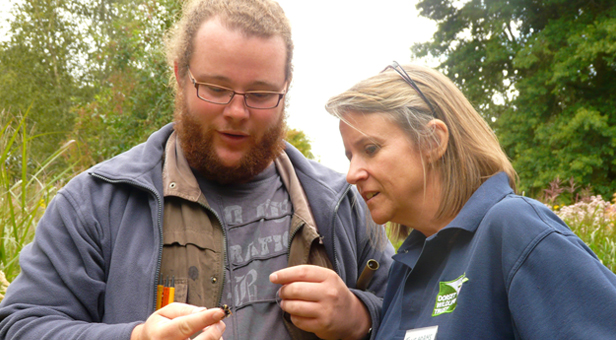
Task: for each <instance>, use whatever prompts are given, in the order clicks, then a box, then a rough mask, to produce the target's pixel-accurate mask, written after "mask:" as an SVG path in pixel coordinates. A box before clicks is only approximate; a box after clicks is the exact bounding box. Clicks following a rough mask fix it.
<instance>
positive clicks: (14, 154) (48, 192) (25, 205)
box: [0, 110, 71, 291]
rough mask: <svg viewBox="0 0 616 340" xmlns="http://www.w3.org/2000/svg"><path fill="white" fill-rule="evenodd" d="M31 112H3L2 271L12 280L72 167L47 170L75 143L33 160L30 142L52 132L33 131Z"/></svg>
mask: <svg viewBox="0 0 616 340" xmlns="http://www.w3.org/2000/svg"><path fill="white" fill-rule="evenodd" d="M28 111H29V110H28ZM27 114H28V112H26V114H25V115H23V117H21V118H20V117H15V116H13V115H11V114H9V113H7V112H5V110H2V112H1V113H0V271H1V272H3V273H4V275H5V277H6V280H8V281H9V282H10V281H12V280H13V279H14V278H15V276H17V274H19V271H20V268H19V263H18V262H19V261H18V259H19V253H20V252H21V249H22V248H23V247H24V245H25V244H27V243H29V242H30V241H31V240H32V237H33V236H34V229H35V226H36V224H37V223H38V220H39V219H40V217H41V216H42V214H43V211H44V210H45V207H46V206H47V203H48V202H49V200H50V199H51V198H52V196H53V195H54V194H55V191H56V186H55V185H56V183H58V181H59V179H61V178H63V176H65V175H66V172H67V171H69V170H70V168H69V169H66V170H65V171H61V172H59V173H56V174H54V175H49V174H47V173H46V172H45V171H46V170H47V168H48V167H49V166H50V165H51V164H52V163H53V162H54V161H55V160H57V159H58V157H60V156H61V155H62V154H63V153H64V152H65V151H66V150H67V149H68V148H69V146H70V144H71V143H67V144H66V145H64V146H62V147H60V148H58V150H57V151H56V152H55V153H54V154H52V155H51V156H49V157H48V158H47V159H46V160H45V161H44V162H43V163H41V164H34V163H33V162H32V161H31V159H32V157H30V154H29V150H30V143H31V142H32V140H33V139H35V138H45V136H47V135H48V134H39V135H35V134H33V132H32V131H29V130H28V129H27V128H26V116H27ZM0 286H2V283H1V282H0ZM0 291H1V289H0Z"/></svg>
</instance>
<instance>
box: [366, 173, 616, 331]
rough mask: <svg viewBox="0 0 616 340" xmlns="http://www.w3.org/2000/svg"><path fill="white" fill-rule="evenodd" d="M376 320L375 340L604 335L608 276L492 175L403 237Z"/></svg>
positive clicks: (614, 289)
mask: <svg viewBox="0 0 616 340" xmlns="http://www.w3.org/2000/svg"><path fill="white" fill-rule="evenodd" d="M382 315H383V319H382V321H381V326H380V328H379V331H378V334H377V339H388V340H389V339H405V340H415V339H434V337H433V336H434V335H436V338H437V339H448V340H450V339H614V338H616V275H614V274H613V273H612V272H610V271H609V270H608V269H607V268H606V267H605V266H603V265H602V264H601V263H600V262H599V260H598V259H597V257H596V255H595V254H594V253H593V252H592V251H591V250H590V249H589V248H588V247H587V246H586V245H585V244H584V243H583V242H582V241H581V240H580V239H579V238H578V237H577V236H576V235H575V234H574V233H573V232H572V231H571V230H570V229H569V228H568V227H567V225H566V224H565V223H564V222H563V221H561V220H560V219H559V218H558V217H557V216H556V215H555V214H554V213H553V212H552V211H550V210H549V209H548V208H546V207H545V206H544V205H543V204H542V203H540V202H537V201H535V200H532V199H529V198H527V197H521V196H517V195H514V194H513V191H512V190H511V188H510V187H509V184H508V178H507V176H506V175H505V174H504V173H499V174H497V175H495V176H493V177H492V178H490V179H489V180H487V181H486V182H485V183H484V184H483V185H482V186H481V187H480V188H479V189H478V190H477V191H476V192H475V193H474V194H473V196H472V197H471V199H470V200H469V201H468V202H467V203H466V205H465V206H464V208H463V209H462V210H461V212H460V213H459V214H458V216H457V217H456V218H455V219H454V220H453V221H452V222H451V223H450V224H449V225H448V226H446V227H445V228H443V229H441V230H440V231H439V232H438V233H436V234H434V235H432V236H430V237H428V238H426V237H425V236H423V235H422V234H421V233H419V232H417V231H413V232H412V233H411V235H410V236H409V237H408V238H407V239H406V240H405V242H404V243H403V245H402V246H401V247H400V249H399V250H398V254H396V255H395V256H394V264H393V265H392V267H391V269H390V280H389V282H388V287H387V292H386V294H385V300H384V302H383V313H382ZM434 326H438V327H434ZM429 327H432V328H429ZM420 328H426V329H425V330H424V334H423V335H420V333H419V332H413V331H410V332H408V333H407V331H408V330H416V329H420ZM426 334H427V335H426ZM405 335H406V337H405Z"/></svg>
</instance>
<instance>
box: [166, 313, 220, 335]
mask: <svg viewBox="0 0 616 340" xmlns="http://www.w3.org/2000/svg"><path fill="white" fill-rule="evenodd" d="M224 317H225V312H223V310H222V309H220V308H213V309H207V310H205V309H204V310H201V311H198V312H196V313H193V314H189V315H184V316H179V317H177V318H175V319H173V320H170V321H169V322H168V323H167V325H165V328H166V329H165V333H167V332H170V333H171V334H173V336H171V337H170V338H175V337H177V336H181V339H186V338H187V337H189V336H191V335H193V334H195V333H196V332H197V331H200V330H202V329H204V328H205V327H207V326H210V325H213V324H215V323H217V322H219V321H220V320H222V319H223V318H224ZM167 334H169V333H167Z"/></svg>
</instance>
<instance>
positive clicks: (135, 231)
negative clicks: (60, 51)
mask: <svg viewBox="0 0 616 340" xmlns="http://www.w3.org/2000/svg"><path fill="white" fill-rule="evenodd" d="M167 46H168V59H169V63H170V66H171V68H172V69H173V71H174V75H175V77H174V78H175V81H174V86H175V89H176V108H175V116H174V118H175V119H174V120H175V122H174V124H169V125H167V126H165V127H163V128H162V129H161V130H159V131H158V132H156V133H154V134H152V135H151V136H150V138H149V139H148V140H147V142H145V143H144V144H141V145H139V146H137V147H135V148H133V149H132V150H130V151H128V152H126V153H123V154H121V155H119V156H117V157H115V158H113V159H111V160H109V161H106V162H103V163H101V164H98V165H96V166H94V167H93V168H92V169H90V170H88V171H87V172H85V173H82V174H80V175H78V176H76V177H75V178H74V179H73V180H72V181H71V182H70V183H69V184H68V185H67V186H66V187H65V188H63V189H62V190H60V191H59V192H58V194H57V196H56V197H55V199H54V200H53V202H52V203H51V204H50V205H49V207H48V209H47V211H46V214H45V216H44V217H43V219H42V220H41V221H40V223H39V226H38V229H37V233H36V237H35V240H34V242H33V243H32V244H30V245H29V246H27V247H26V248H24V251H23V252H22V255H21V267H22V273H21V274H20V276H19V277H18V278H17V279H16V280H15V282H14V283H13V284H11V286H10V288H9V289H8V292H7V295H6V298H5V299H4V301H3V302H2V305H0V320H1V321H0V338H2V339H21V340H24V339H37V340H38V339H62V340H66V339H114V340H116V339H127V340H128V339H131V340H148V339H178V340H180V339H186V338H188V337H192V338H195V339H199V340H204V339H219V338H220V337H221V336H222V333H223V332H224V338H225V339H227V340H229V339H316V338H317V337H319V338H323V339H368V338H370V337H371V336H372V334H374V333H375V332H371V330H372V329H375V328H376V327H378V323H379V313H380V309H381V303H382V296H383V293H384V290H385V282H386V278H387V272H388V268H389V265H390V263H391V258H390V257H391V255H392V254H393V248H392V247H391V244H389V243H388V242H385V243H387V244H381V245H380V246H375V242H373V241H374V240H375V237H374V235H372V234H371V233H372V232H375V233H381V234H380V235H377V236H381V237H382V236H383V235H382V229H378V228H372V229H371V226H369V225H367V222H366V221H367V218H366V217H367V214H366V208H365V205H364V203H363V200H361V199H360V197H359V195H358V193H357V192H356V190H355V189H354V188H352V187H350V185H349V184H347V183H346V181H345V179H344V177H343V175H341V174H338V173H336V172H334V171H332V170H329V169H327V168H325V167H323V166H322V165H320V164H318V163H316V162H313V161H309V160H307V159H305V158H304V157H303V156H302V155H301V153H300V152H298V151H297V150H296V149H295V148H293V147H292V146H290V145H289V144H287V143H285V142H284V141H283V137H284V134H285V131H286V127H285V113H284V107H285V105H284V104H285V101H284V98H285V96H286V93H287V91H288V89H289V85H290V82H291V78H292V66H291V65H292V64H291V60H292V55H293V43H292V40H291V29H290V24H289V22H288V20H287V18H286V17H285V15H284V12H283V11H282V9H281V8H280V6H279V5H278V4H277V3H275V2H273V1H271V0H196V1H191V2H189V3H188V4H187V5H186V7H185V10H184V13H183V17H182V19H181V20H180V22H179V24H178V25H177V26H176V27H175V28H174V30H173V31H172V32H171V34H170V36H169V40H168V42H167ZM370 259H376V260H377V261H379V262H380V265H381V267H380V269H379V270H377V272H376V274H375V276H374V278H373V279H372V280H371V281H370V284H369V285H368V287H367V289H365V290H360V289H357V288H356V282H357V280H358V277H359V275H360V272H361V270H362V269H363V267H364V265H365V264H366V262H367V261H368V260H370ZM171 286H172V287H171ZM159 291H160V292H162V294H159ZM171 292H174V293H171ZM170 296H173V298H172V299H171V298H170ZM221 305H226V306H225V310H224V311H223V310H222V309H219V308H215V307H218V306H221ZM229 312H230V313H231V317H229V318H227V319H225V321H224V322H222V321H221V320H222V318H224V317H225V316H227V315H228V313H229Z"/></svg>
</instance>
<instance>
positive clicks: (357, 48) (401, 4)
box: [0, 0, 436, 173]
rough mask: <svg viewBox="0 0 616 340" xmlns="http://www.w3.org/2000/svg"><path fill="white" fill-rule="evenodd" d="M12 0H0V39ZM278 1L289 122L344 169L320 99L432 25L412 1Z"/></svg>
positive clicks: (399, 54) (395, 54)
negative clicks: (284, 19) (286, 46)
mask: <svg viewBox="0 0 616 340" xmlns="http://www.w3.org/2000/svg"><path fill="white" fill-rule="evenodd" d="M15 1H16V0H0V20H2V21H1V22H0V40H2V38H3V35H4V34H5V28H6V23H5V22H4V19H5V18H6V16H7V13H8V10H9V8H10V5H11V4H13V3H14V2H15ZM278 2H279V3H280V5H281V6H282V7H283V9H284V10H285V13H286V14H287V16H288V17H289V19H290V21H291V26H292V29H293V40H294V43H295V54H294V60H293V64H294V67H295V72H294V78H293V83H292V85H291V89H290V91H289V94H288V96H289V97H288V100H289V106H288V111H287V112H288V114H289V119H288V124H289V126H290V127H291V128H295V129H299V130H302V131H304V133H305V134H306V135H307V136H308V138H309V139H310V140H311V144H312V148H313V153H314V155H315V156H316V158H317V159H318V160H319V161H320V162H321V163H323V164H325V165H327V166H329V167H331V168H333V169H335V170H337V171H339V172H342V173H346V171H347V169H348V161H347V160H346V157H345V156H344V148H343V146H342V140H341V139H340V134H339V132H338V121H337V120H336V119H335V118H333V117H331V116H330V115H329V114H328V113H327V112H326V111H325V109H324V108H323V106H324V105H325V102H326V101H327V100H328V99H329V98H330V97H331V96H333V95H336V94H338V93H340V92H342V91H344V90H346V89H347V88H349V87H351V86H352V85H353V84H355V83H356V82H357V81H359V80H361V79H364V78H367V77H370V76H372V75H374V74H376V73H378V72H380V71H381V70H382V69H383V68H385V66H387V65H388V64H390V63H391V62H392V61H393V60H396V61H398V62H399V63H406V62H410V61H411V59H412V55H411V51H410V47H411V46H412V45H413V43H415V42H423V41H427V40H429V39H430V38H431V37H432V34H433V33H434V31H435V29H436V28H435V25H434V23H433V22H432V21H430V20H428V19H426V18H423V17H419V16H418V12H417V10H416V9H415V4H416V3H417V0H379V1H376V0H311V1H299V0H279V1H278Z"/></svg>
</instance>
